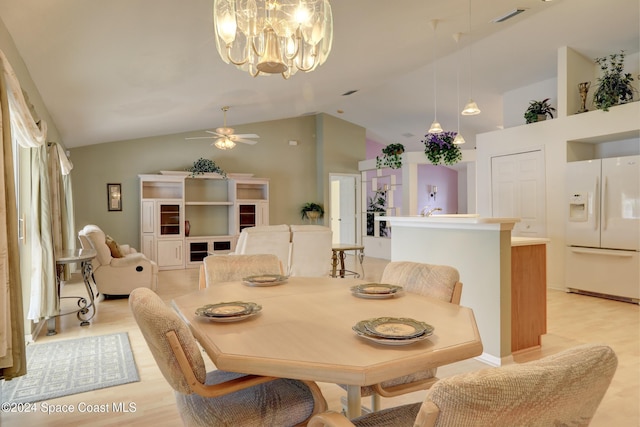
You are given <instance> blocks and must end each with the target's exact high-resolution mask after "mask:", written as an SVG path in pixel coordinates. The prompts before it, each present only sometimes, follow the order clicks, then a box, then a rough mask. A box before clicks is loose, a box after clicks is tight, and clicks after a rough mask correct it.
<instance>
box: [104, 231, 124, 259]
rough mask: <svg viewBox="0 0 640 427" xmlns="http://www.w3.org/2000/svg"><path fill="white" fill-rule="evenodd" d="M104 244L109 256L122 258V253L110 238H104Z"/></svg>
mask: <svg viewBox="0 0 640 427" xmlns="http://www.w3.org/2000/svg"><path fill="white" fill-rule="evenodd" d="M106 243H107V246H109V250H110V251H111V256H112V257H114V258H122V257H123V255H122V252H121V251H120V246H118V244H117V243H116V241H115V240H113V238H112V237H111V236H106Z"/></svg>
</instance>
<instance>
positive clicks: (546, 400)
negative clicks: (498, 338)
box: [308, 344, 618, 427]
mask: <svg viewBox="0 0 640 427" xmlns="http://www.w3.org/2000/svg"><path fill="white" fill-rule="evenodd" d="M617 365H618V359H617V357H616V355H615V353H614V352H613V350H612V349H611V348H610V347H608V346H605V345H600V344H585V345H581V346H578V347H574V348H571V349H569V350H565V351H563V352H561V353H557V354H555V355H552V356H548V357H546V358H543V359H540V360H536V361H533V362H528V363H523V364H515V365H507V366H503V367H500V368H488V369H483V370H480V371H476V372H471V373H467V374H459V375H455V376H452V377H449V378H444V379H441V380H439V381H438V382H437V383H435V384H434V385H433V386H432V387H431V388H430V389H429V390H428V391H427V395H426V397H425V399H424V401H423V402H422V403H415V404H410V405H404V406H399V407H396V408H390V409H385V410H383V411H379V412H374V413H371V414H367V415H364V416H362V417H359V418H356V419H354V420H351V421H349V420H348V419H346V418H345V417H343V416H342V415H341V414H338V413H335V412H328V413H324V414H320V415H317V416H314V417H313V418H312V419H311V421H310V422H309V424H308V425H309V427H320V426H334V427H347V426H360V427H374V426H394V427H403V426H416V427H444V426H465V427H486V426H492V427H515V426H539V427H547V426H586V425H588V424H589V422H590V421H591V419H592V418H593V416H594V414H595V412H596V410H597V409H598V406H599V405H600V402H601V401H602V398H603V397H604V395H605V393H606V391H607V389H608V387H609V385H610V384H611V379H612V378H613V375H614V373H615V371H616V367H617Z"/></svg>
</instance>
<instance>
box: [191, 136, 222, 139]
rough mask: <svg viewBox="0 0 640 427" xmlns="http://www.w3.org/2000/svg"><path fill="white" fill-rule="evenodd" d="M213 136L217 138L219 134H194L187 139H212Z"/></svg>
mask: <svg viewBox="0 0 640 427" xmlns="http://www.w3.org/2000/svg"><path fill="white" fill-rule="evenodd" d="M211 138H217V136H192V137H189V138H185V139H211Z"/></svg>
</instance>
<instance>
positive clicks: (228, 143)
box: [185, 106, 260, 150]
mask: <svg viewBox="0 0 640 427" xmlns="http://www.w3.org/2000/svg"><path fill="white" fill-rule="evenodd" d="M222 111H223V112H224V125H223V126H222V127H220V128H216V130H215V132H214V131H211V130H207V131H205V132H207V133H210V134H212V135H213V136H194V137H191V138H185V139H211V138H215V141H214V142H213V143H212V144H211V145H213V146H215V147H217V148H219V149H221V150H228V149H231V148H233V147H235V146H236V142H242V143H244V144H249V145H254V144H256V143H257V142H258V141H253V140H251V139H247V138H260V137H259V136H258V135H256V134H255V133H242V134H234V133H233V128H229V127H227V111H229V107H228V106H224V107H222Z"/></svg>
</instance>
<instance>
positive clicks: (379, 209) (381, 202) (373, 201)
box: [367, 188, 387, 237]
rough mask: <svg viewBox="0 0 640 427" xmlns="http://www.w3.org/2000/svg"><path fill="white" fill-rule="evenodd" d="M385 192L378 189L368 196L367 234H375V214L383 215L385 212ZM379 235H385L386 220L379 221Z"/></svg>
mask: <svg viewBox="0 0 640 427" xmlns="http://www.w3.org/2000/svg"><path fill="white" fill-rule="evenodd" d="M386 206H387V192H386V191H384V190H383V189H380V188H378V190H377V191H376V192H375V193H374V194H373V196H371V197H369V202H368V203H367V236H375V226H376V221H375V217H376V215H379V216H384V215H385V214H386V212H387V208H386ZM379 227H380V228H379V229H378V230H379V232H380V234H379V236H380V237H387V222H386V221H380V224H379Z"/></svg>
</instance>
